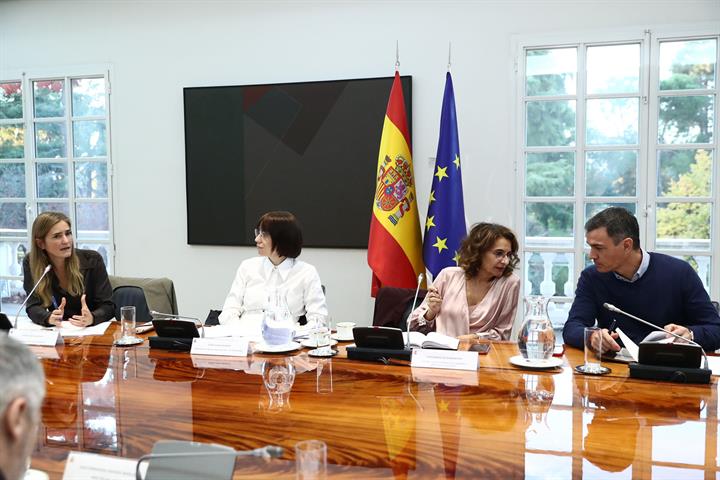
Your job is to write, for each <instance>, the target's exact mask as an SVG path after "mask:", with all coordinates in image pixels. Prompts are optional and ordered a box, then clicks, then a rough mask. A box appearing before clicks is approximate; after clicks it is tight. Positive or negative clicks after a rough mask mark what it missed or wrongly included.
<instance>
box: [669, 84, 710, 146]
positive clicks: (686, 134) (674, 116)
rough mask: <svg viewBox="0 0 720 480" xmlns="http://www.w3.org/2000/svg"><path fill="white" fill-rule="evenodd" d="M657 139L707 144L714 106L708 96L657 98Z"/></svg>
mask: <svg viewBox="0 0 720 480" xmlns="http://www.w3.org/2000/svg"><path fill="white" fill-rule="evenodd" d="M659 102H660V116H659V118H658V142H660V143H710V142H712V139H713V135H712V134H713V124H714V123H713V119H714V105H713V97H712V96H711V95H703V96H690V97H660V99H659Z"/></svg>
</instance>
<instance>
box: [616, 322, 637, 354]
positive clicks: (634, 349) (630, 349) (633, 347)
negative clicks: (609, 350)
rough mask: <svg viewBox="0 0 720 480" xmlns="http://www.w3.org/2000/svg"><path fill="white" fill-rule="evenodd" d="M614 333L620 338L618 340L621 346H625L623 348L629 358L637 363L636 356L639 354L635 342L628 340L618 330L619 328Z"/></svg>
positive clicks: (628, 338)
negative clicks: (621, 343) (620, 341)
mask: <svg viewBox="0 0 720 480" xmlns="http://www.w3.org/2000/svg"><path fill="white" fill-rule="evenodd" d="M615 331H616V332H617V333H618V335H619V336H620V340H622V342H623V345H625V348H626V349H627V351H628V352H629V353H630V356H631V357H632V358H633V359H634V360H635V361H636V362H637V361H638V354H639V348H638V346H637V344H636V343H635V342H633V341H632V340H630V337H628V336H627V335H625V333H624V332H623V331H622V330H620V329H619V328H616V329H615Z"/></svg>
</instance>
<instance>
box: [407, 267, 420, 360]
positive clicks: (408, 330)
mask: <svg viewBox="0 0 720 480" xmlns="http://www.w3.org/2000/svg"><path fill="white" fill-rule="evenodd" d="M423 278H425V274H424V273H421V274H420V275H418V282H417V288H416V289H415V298H414V299H413V303H412V308H411V309H410V311H411V312H414V311H415V308H416V303H417V297H418V293H420V284H421V283H422V281H423ZM406 323H407V342H406V344H405V348H410V322H409V321H407V322H406ZM418 323H420V321H419V320H418Z"/></svg>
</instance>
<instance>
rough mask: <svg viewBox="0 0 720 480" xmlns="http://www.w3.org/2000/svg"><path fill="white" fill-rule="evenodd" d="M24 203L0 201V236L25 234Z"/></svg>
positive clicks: (20, 235) (22, 235) (21, 235)
mask: <svg viewBox="0 0 720 480" xmlns="http://www.w3.org/2000/svg"><path fill="white" fill-rule="evenodd" d="M27 233H28V232H27V218H26V217H25V203H9V202H0V237H24V236H26V235H27Z"/></svg>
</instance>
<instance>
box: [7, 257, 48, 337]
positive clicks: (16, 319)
mask: <svg viewBox="0 0 720 480" xmlns="http://www.w3.org/2000/svg"><path fill="white" fill-rule="evenodd" d="M51 268H52V265H51V264H48V266H47V267H45V270H43V273H42V275H40V279H39V280H38V281H37V283H35V286H34V287H33V288H32V290H30V293H28V294H27V296H26V297H25V300H23V302H22V304H20V308H18V311H17V313H16V314H15V321H14V322H13V328H15V329H17V322H18V317H19V316H20V312H22V309H23V307H24V306H25V304H26V303H27V302H28V300H30V297H32V294H33V293H35V289H36V288H37V287H38V285H40V282H42V279H43V278H45V275H47V273H48V272H49V271H50V269H51Z"/></svg>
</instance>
